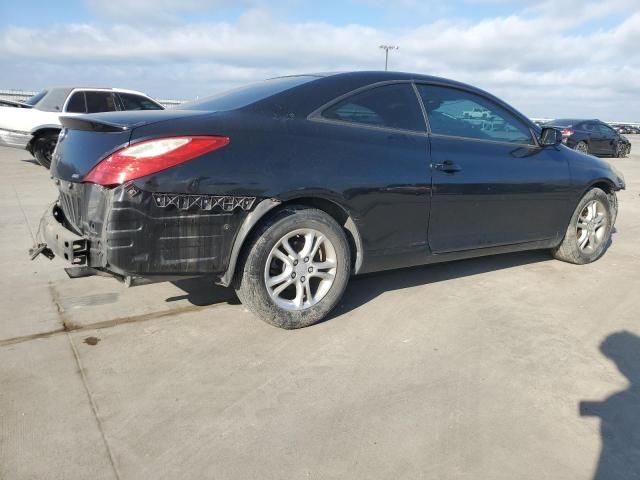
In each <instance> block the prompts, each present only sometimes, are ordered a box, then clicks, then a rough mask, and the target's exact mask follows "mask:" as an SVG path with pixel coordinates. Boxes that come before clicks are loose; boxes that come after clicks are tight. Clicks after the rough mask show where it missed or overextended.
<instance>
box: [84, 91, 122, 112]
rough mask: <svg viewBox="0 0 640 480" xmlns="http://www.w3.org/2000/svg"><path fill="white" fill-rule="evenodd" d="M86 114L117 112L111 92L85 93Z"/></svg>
mask: <svg viewBox="0 0 640 480" xmlns="http://www.w3.org/2000/svg"><path fill="white" fill-rule="evenodd" d="M85 96H86V98H87V112H88V113H99V112H113V111H115V110H117V108H116V99H115V97H114V95H113V93H111V92H85Z"/></svg>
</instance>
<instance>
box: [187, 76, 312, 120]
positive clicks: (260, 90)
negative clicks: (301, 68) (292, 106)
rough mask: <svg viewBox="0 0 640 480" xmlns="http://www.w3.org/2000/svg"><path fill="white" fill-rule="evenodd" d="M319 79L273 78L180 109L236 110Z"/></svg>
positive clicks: (304, 77) (303, 77)
mask: <svg viewBox="0 0 640 480" xmlns="http://www.w3.org/2000/svg"><path fill="white" fill-rule="evenodd" d="M317 79H318V77H315V76H312V75H298V76H294V77H279V78H272V79H270V80H264V81H262V82H258V83H252V84H250V85H246V86H244V87H240V88H236V89H234V90H229V91H227V92H223V93H220V94H218V95H213V96H211V97H207V98H203V99H201V100H194V101H193V102H187V103H183V104H182V105H180V109H181V110H205V111H221V110H222V111H224V110H235V109H237V108H242V107H246V106H247V105H251V104H252V103H256V102H259V101H260V100H264V99H265V98H267V97H271V96H272V95H276V94H278V93H282V92H284V91H285V90H289V89H290V88H293V87H297V86H299V85H303V84H305V83H308V82H310V81H312V80H317Z"/></svg>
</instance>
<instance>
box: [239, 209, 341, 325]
mask: <svg viewBox="0 0 640 480" xmlns="http://www.w3.org/2000/svg"><path fill="white" fill-rule="evenodd" d="M350 272H351V252H350V250H349V244H348V242H347V238H346V236H345V233H344V231H343V229H342V228H341V227H340V225H338V223H337V222H336V221H335V220H334V219H333V218H332V217H330V216H329V215H327V214H326V213H324V212H322V211H321V210H317V209H312V208H305V207H297V206H292V207H286V208H284V209H282V210H280V211H279V212H277V213H276V214H275V215H274V216H273V217H272V218H270V219H269V220H267V221H266V222H265V223H264V224H263V225H262V226H261V227H260V228H259V229H258V231H257V232H256V233H255V234H254V235H253V237H252V240H251V242H250V243H249V245H248V246H247V248H245V249H244V253H243V255H242V257H241V259H240V262H239V264H238V268H237V270H236V275H235V279H234V286H235V289H236V293H237V295H238V298H239V299H240V301H241V302H242V303H243V304H244V305H245V306H247V307H248V308H249V309H250V310H251V311H252V312H253V313H255V314H256V315H257V316H258V317H260V318H261V319H262V320H264V321H265V322H267V323H270V324H271V325H274V326H276V327H280V328H286V329H295V328H302V327H307V326H309V325H313V324H314V323H317V322H319V321H321V320H322V319H323V318H324V317H325V316H326V315H327V314H328V313H329V312H330V311H331V310H332V309H333V308H334V307H335V306H336V304H337V303H338V301H339V300H340V298H341V297H342V294H343V293H344V290H345V288H346V286H347V282H348V280H349V275H350Z"/></svg>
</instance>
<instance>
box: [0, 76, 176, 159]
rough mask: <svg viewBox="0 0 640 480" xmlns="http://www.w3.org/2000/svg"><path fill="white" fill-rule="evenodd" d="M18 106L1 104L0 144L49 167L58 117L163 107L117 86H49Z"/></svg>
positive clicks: (58, 126) (144, 96) (56, 136)
mask: <svg viewBox="0 0 640 480" xmlns="http://www.w3.org/2000/svg"><path fill="white" fill-rule="evenodd" d="M24 105H25V106H28V107H27V108H15V107H16V106H17V105H13V106H10V105H0V146H5V147H13V148H24V149H26V150H27V151H28V152H29V153H31V154H32V155H33V156H34V157H35V159H36V160H37V161H38V163H39V164H40V165H42V166H43V167H45V168H49V166H50V165H51V156H52V154H53V151H54V149H55V147H56V144H57V142H58V135H59V133H60V130H61V129H62V125H61V123H60V120H59V118H58V117H59V116H60V115H61V114H64V115H66V116H69V115H72V116H73V115H80V114H84V113H101V112H113V111H121V110H163V109H164V107H163V106H162V105H160V104H159V103H158V102H156V101H155V100H153V99H151V98H149V97H148V96H147V95H145V94H144V93H140V92H136V91H134V90H124V89H119V88H79V87H56V88H48V89H46V90H43V91H42V92H40V93H38V94H36V95H34V96H33V97H31V98H29V99H28V100H26V101H25V102H24Z"/></svg>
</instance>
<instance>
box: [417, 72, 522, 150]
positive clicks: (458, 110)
mask: <svg viewBox="0 0 640 480" xmlns="http://www.w3.org/2000/svg"><path fill="white" fill-rule="evenodd" d="M418 91H419V92H420V96H421V97H422V101H423V102H424V106H425V109H426V111H427V118H428V119H429V127H430V128H431V131H432V132H433V133H435V134H438V135H450V136H455V137H464V138H473V139H478V140H493V141H499V142H509V143H520V144H533V137H532V136H531V131H530V130H529V128H528V126H527V125H526V124H524V123H523V122H522V121H520V120H519V119H517V118H516V117H515V116H514V115H512V114H511V113H509V112H508V111H507V110H505V109H504V108H502V107H500V106H499V105H497V104H495V103H494V102H492V101H491V100H489V99H487V98H484V97H482V96H480V95H476V94H473V93H470V92H466V91H464V90H458V89H456V88H448V87H440V86H435V85H418Z"/></svg>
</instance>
